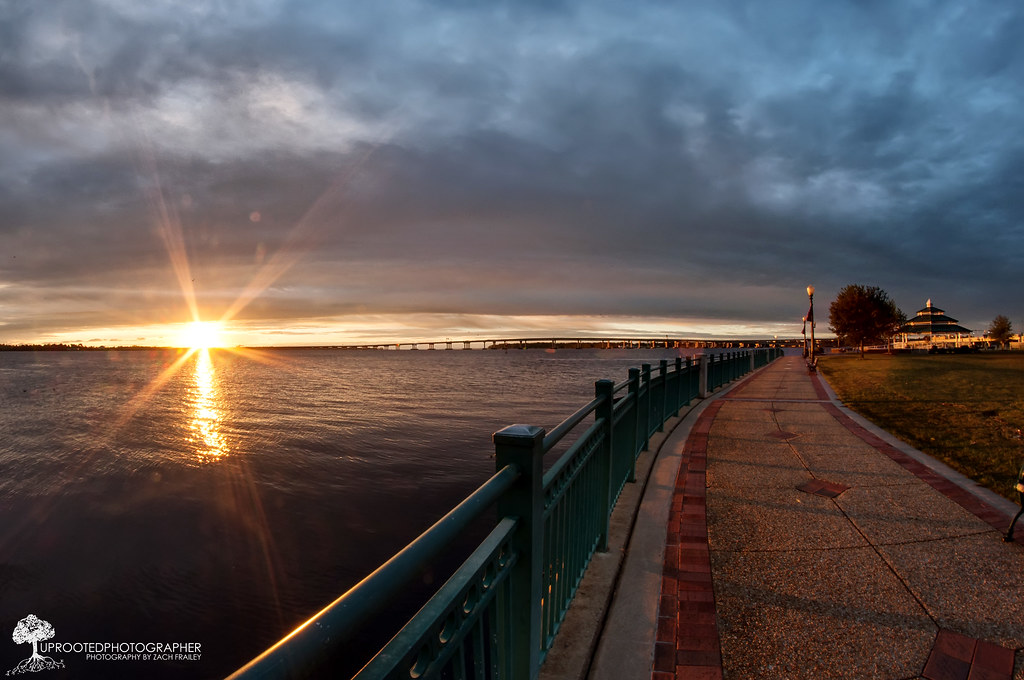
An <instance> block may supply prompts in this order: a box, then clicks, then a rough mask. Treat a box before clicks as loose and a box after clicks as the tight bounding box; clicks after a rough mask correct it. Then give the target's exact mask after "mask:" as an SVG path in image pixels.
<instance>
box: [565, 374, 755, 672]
mask: <svg viewBox="0 0 1024 680" xmlns="http://www.w3.org/2000/svg"><path fill="white" fill-rule="evenodd" d="M759 370H760V369H758V370H755V371H754V372H753V373H748V374H747V375H746V376H744V377H743V379H742V380H739V381H737V382H735V383H733V384H731V385H728V386H726V387H724V388H723V389H720V390H719V391H718V392H715V393H713V394H711V395H709V396H708V397H707V398H706V399H703V400H701V401H700V403H698V404H697V405H695V406H694V407H693V408H691V409H690V411H689V412H688V413H687V414H686V415H685V416H684V417H683V418H682V419H681V420H680V421H679V422H678V423H676V424H675V427H674V429H673V430H672V432H671V434H670V436H668V437H667V438H666V439H665V441H664V442H662V444H661V446H660V447H659V449H658V454H657V458H656V459H655V461H654V464H653V466H652V469H651V473H650V476H649V479H648V481H647V483H646V484H645V490H644V493H643V498H642V500H641V501H640V505H639V508H638V509H637V511H636V515H637V517H636V522H635V524H634V528H633V532H632V534H631V535H630V536H629V543H628V547H627V548H626V552H625V559H624V561H623V564H622V567H621V572H620V575H619V578H618V582H617V585H616V587H615V589H614V591H611V592H609V597H610V598H611V599H612V605H611V609H610V610H609V611H608V616H607V618H606V619H605V621H604V625H603V627H602V628H601V629H600V630H597V631H595V637H594V641H595V644H596V645H597V649H596V653H595V654H594V656H593V661H592V663H591V665H590V668H589V672H588V674H587V675H586V676H585V677H586V678H587V680H650V679H651V670H652V668H653V666H654V643H655V642H656V640H657V636H658V610H659V605H660V604H661V582H662V575H663V571H664V563H665V539H666V533H667V531H668V519H669V512H670V510H671V505H672V497H673V494H674V493H675V489H676V477H677V475H678V474H679V465H680V462H681V460H682V453H683V449H684V447H685V446H686V441H687V439H688V438H689V436H690V432H691V430H692V429H693V426H694V425H695V424H696V423H697V420H698V419H699V417H700V415H701V413H703V412H704V410H705V409H706V408H707V407H708V405H710V404H711V403H713V402H714V401H716V400H717V399H719V398H720V397H723V396H724V395H726V394H728V393H729V392H731V391H732V390H733V389H736V388H738V387H740V386H741V385H743V384H744V383H745V382H746V381H747V380H749V379H750V378H751V377H753V376H754V375H756V374H757V373H758V371H759ZM560 634H561V633H560Z"/></svg>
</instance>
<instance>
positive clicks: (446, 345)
mask: <svg viewBox="0 0 1024 680" xmlns="http://www.w3.org/2000/svg"><path fill="white" fill-rule="evenodd" d="M801 342H802V340H800V339H798V338H793V339H785V340H781V339H772V340H766V339H764V338H761V339H728V340H721V339H717V340H716V339H708V338H673V337H667V336H662V337H649V336H648V337H620V338H613V337H599V338H587V337H579V336H577V337H550V336H548V337H532V338H470V339H461V340H453V339H451V338H445V339H444V340H425V341H416V342H371V343H361V344H343V345H324V346H318V347H316V349H349V350H419V349H427V350H431V349H435V350H436V349H446V350H455V349H458V350H467V349H528V348H530V349H535V348H555V349H640V348H649V349H656V348H669V349H672V348H697V349H700V348H710V349H744V348H745V349H751V348H758V347H798V346H800V343H801ZM308 349H313V348H312V347H310V348H308Z"/></svg>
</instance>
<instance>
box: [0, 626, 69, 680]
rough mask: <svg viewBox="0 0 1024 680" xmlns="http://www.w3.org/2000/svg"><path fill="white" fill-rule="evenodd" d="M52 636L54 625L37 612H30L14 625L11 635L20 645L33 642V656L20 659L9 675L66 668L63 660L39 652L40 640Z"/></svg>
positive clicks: (8, 672)
mask: <svg viewBox="0 0 1024 680" xmlns="http://www.w3.org/2000/svg"><path fill="white" fill-rule="evenodd" d="M52 637H53V626H51V625H50V622H49V621H43V620H42V619H40V618H39V617H38V616H36V615H35V614H29V615H28V616H26V617H25V618H23V619H22V620H21V621H18V625H16V626H15V627H14V634H13V635H11V639H13V640H14V641H15V642H17V643H18V644H19V645H22V644H25V643H26V642H31V643H32V656H30V657H29V658H27V659H23V660H22V661H20V662H19V663H18V665H17V666H15V667H14V668H12V669H11V670H9V671H7V675H17V674H18V673H29V672H32V673H34V672H36V671H45V670H50V669H53V668H64V662H63V661H54V660H53V659H51V658H50V657H48V656H43V655H42V654H40V653H39V641H40V640H49V639H50V638H52Z"/></svg>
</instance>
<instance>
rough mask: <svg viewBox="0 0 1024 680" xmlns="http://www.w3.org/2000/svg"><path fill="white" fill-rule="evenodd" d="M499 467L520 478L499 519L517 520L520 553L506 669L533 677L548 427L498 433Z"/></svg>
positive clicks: (520, 678) (517, 676) (512, 583)
mask: <svg viewBox="0 0 1024 680" xmlns="http://www.w3.org/2000/svg"><path fill="white" fill-rule="evenodd" d="M494 453H495V457H496V459H497V469H498V470H502V469H504V467H505V466H506V465H514V466H516V468H517V469H518V470H519V474H520V477H519V480H518V481H517V482H516V483H515V485H514V486H513V487H512V488H511V489H509V490H508V492H507V493H505V494H503V495H502V497H501V498H500V499H498V517H499V518H501V517H515V518H517V519H518V524H517V525H516V530H515V533H514V534H512V537H511V540H510V541H509V543H510V547H511V549H512V550H513V551H515V552H516V553H517V555H518V559H517V561H516V564H515V565H514V566H513V567H512V573H511V574H510V575H509V588H510V590H511V592H512V598H513V599H512V601H511V602H510V603H509V604H510V606H509V610H510V611H509V622H510V624H511V626H512V630H511V631H510V635H509V639H510V640H511V642H510V646H509V649H506V650H505V654H507V655H508V656H507V665H506V667H508V668H511V670H512V676H511V678H507V679H503V680H533V678H535V677H537V673H538V672H539V669H540V644H541V640H540V638H541V607H540V601H541V597H542V593H541V590H542V589H541V575H542V570H543V559H544V555H543V545H544V543H543V539H544V489H543V480H544V466H543V460H544V428H542V427H536V426H534V425H509V426H508V427H506V428H505V429H503V430H500V431H499V432H495V433H494Z"/></svg>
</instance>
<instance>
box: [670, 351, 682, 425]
mask: <svg viewBox="0 0 1024 680" xmlns="http://www.w3.org/2000/svg"><path fill="white" fill-rule="evenodd" d="M683 391H684V386H683V358H682V357H676V397H675V406H676V407H675V408H674V409H672V417H675V416H678V415H679V409H681V408H682V407H683Z"/></svg>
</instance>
